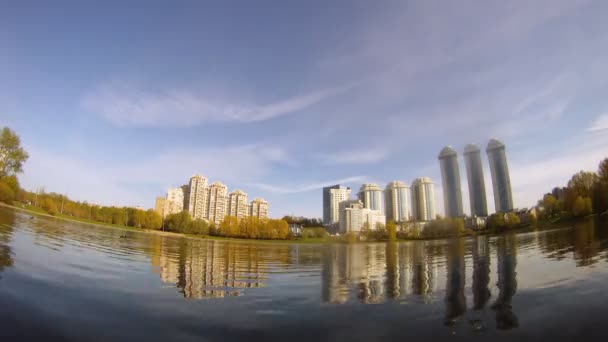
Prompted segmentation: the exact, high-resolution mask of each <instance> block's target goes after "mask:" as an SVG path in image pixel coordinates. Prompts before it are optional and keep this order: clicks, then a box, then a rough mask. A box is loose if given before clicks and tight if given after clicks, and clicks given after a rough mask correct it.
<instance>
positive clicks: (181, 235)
mask: <svg viewBox="0 0 608 342" xmlns="http://www.w3.org/2000/svg"><path fill="white" fill-rule="evenodd" d="M0 207H4V208H7V209H12V210H17V211H21V212H25V213H28V214H32V215H37V216H43V217H48V218H53V219H58V220H64V221H68V222H75V223H82V224H87V225H92V226H97V227H102V228H110V229H117V230H122V231H127V232H136V233H143V234H152V235H160V236H169V237H175V238H187V239H199V240H217V241H230V242H247V243H273V244H274V243H280V244H289V243H294V244H295V243H297V244H325V243H333V241H322V240H310V241H306V240H258V239H242V238H231V237H222V236H210V235H208V236H200V235H191V234H184V233H174V232H167V231H163V230H153V229H142V228H134V227H128V226H118V225H114V224H104V223H101V222H94V221H89V220H79V219H73V218H70V217H69V216H68V217H65V216H55V215H51V214H48V213H45V212H39V211H34V210H30V209H27V208H21V207H17V206H14V205H10V204H6V203H3V202H0Z"/></svg>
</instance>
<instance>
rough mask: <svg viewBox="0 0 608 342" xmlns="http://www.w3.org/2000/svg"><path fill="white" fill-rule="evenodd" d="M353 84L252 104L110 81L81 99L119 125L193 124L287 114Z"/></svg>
mask: <svg viewBox="0 0 608 342" xmlns="http://www.w3.org/2000/svg"><path fill="white" fill-rule="evenodd" d="M352 87H354V85H353V84H349V85H343V86H338V87H331V88H325V89H321V90H316V91H313V92H310V93H306V94H299V95H296V96H294V97H291V98H288V99H284V100H281V101H278V102H274V103H270V104H266V105H255V104H246V103H240V102H236V103H226V102H224V101H220V100H217V99H213V98H210V97H205V95H204V94H196V93H194V92H192V91H189V90H178V89H170V90H164V91H159V92H152V91H146V90H143V89H141V88H138V87H136V86H133V85H132V84H129V83H124V82H112V83H109V84H106V85H103V86H100V87H98V88H96V89H95V90H93V91H92V92H89V93H88V94H86V95H85V96H84V98H83V99H82V105H83V107H84V108H85V109H87V110H90V111H92V112H94V113H96V114H99V115H101V116H103V117H104V118H105V119H107V120H108V121H110V122H111V123H113V124H115V125H119V126H194V125H199V124H203V123H208V122H241V123H246V122H257V121H265V120H270V119H273V118H276V117H279V116H284V115H288V114H290V113H294V112H297V111H299V110H302V109H305V108H307V107H310V106H313V105H315V104H317V103H319V102H321V101H323V100H325V99H326V98H329V97H332V96H335V95H338V94H340V93H343V92H346V91H348V90H349V89H351V88H352Z"/></svg>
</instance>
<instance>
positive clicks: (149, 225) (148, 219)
mask: <svg viewBox="0 0 608 342" xmlns="http://www.w3.org/2000/svg"><path fill="white" fill-rule="evenodd" d="M162 224H163V218H162V217H161V216H160V215H158V213H157V212H155V211H154V210H153V209H148V210H146V212H145V214H144V220H143V224H142V226H143V228H146V229H160V228H161V225H162Z"/></svg>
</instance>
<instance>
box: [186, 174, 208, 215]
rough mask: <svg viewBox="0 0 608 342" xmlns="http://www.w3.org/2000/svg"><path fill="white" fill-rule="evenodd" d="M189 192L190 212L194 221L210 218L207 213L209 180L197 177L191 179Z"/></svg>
mask: <svg viewBox="0 0 608 342" xmlns="http://www.w3.org/2000/svg"><path fill="white" fill-rule="evenodd" d="M188 185H189V187H188V188H189V191H188V212H189V213H190V216H191V217H192V219H204V218H208V217H209V215H208V212H207V206H206V203H207V195H208V193H207V192H208V191H207V178H206V177H203V176H200V175H195V176H192V177H190V183H189V184H188Z"/></svg>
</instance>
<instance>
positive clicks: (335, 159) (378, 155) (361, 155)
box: [317, 147, 390, 165]
mask: <svg viewBox="0 0 608 342" xmlns="http://www.w3.org/2000/svg"><path fill="white" fill-rule="evenodd" d="M389 155H390V150H389V149H388V148H379V147H378V148H361V149H350V150H342V151H337V152H333V153H320V154H318V155H317V158H318V159H319V160H320V161H321V162H322V163H324V164H328V165H338V164H369V163H377V162H381V161H383V160H385V159H387V158H388V156H389Z"/></svg>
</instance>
